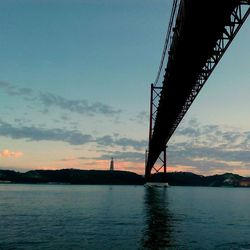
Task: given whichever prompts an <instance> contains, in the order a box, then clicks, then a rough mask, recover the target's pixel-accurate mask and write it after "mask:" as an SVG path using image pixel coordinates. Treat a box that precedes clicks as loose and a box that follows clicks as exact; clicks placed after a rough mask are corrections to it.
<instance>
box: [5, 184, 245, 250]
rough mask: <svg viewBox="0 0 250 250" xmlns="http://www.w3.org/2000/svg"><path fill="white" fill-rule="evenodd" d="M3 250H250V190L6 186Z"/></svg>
mask: <svg viewBox="0 0 250 250" xmlns="http://www.w3.org/2000/svg"><path fill="white" fill-rule="evenodd" d="M0 249H1V250H2V249H3V250H5V249H6V250H9V249H23V250H31V249H32V250H33V249H35V250H40V249H46V250H52V249H60V250H64V249H67V250H68V249H69V250H70V249H76V250H78V249H84V250H85V249H86V250H88V249H90V250H91V249H96V250H101V249H108V250H112V249H116V250H119V249H129V250H130V249H131V250H133V249H146V250H157V249H185V250H186V249H250V189H246V188H245V189H244V188H206V187H171V188H169V189H157V188H146V187H143V186H85V185H82V186H81V185H79V186H73V185H18V184H16V185H15V184H13V185H12V184H9V185H8V184H0Z"/></svg>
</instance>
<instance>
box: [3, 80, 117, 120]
mask: <svg viewBox="0 0 250 250" xmlns="http://www.w3.org/2000/svg"><path fill="white" fill-rule="evenodd" d="M0 88H2V89H3V90H4V91H5V93H6V94H7V95H9V96H19V97H22V98H23V99H24V100H25V101H28V102H32V103H35V104H37V105H38V104H39V108H41V105H42V106H43V107H42V111H41V112H42V113H48V112H49V109H50V108H53V107H54V108H60V109H62V110H65V111H70V112H73V113H78V114H81V115H82V114H85V115H89V116H93V115H96V114H102V115H108V116H114V115H118V114H120V113H121V112H122V111H121V110H120V109H115V108H113V107H111V106H109V105H106V104H104V103H101V102H94V103H92V104H90V103H89V102H88V101H87V100H72V99H68V98H65V97H62V96H59V95H55V94H52V93H44V92H39V93H37V92H35V91H34V90H32V89H30V88H20V87H18V86H16V85H14V84H11V83H9V82H7V81H0Z"/></svg>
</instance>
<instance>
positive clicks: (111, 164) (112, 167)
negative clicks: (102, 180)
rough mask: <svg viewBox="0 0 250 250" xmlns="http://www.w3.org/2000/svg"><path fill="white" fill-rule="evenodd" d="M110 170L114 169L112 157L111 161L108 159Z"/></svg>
mask: <svg viewBox="0 0 250 250" xmlns="http://www.w3.org/2000/svg"><path fill="white" fill-rule="evenodd" d="M109 170H110V171H114V159H113V157H112V158H111V161H110V169H109Z"/></svg>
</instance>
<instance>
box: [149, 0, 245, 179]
mask: <svg viewBox="0 0 250 250" xmlns="http://www.w3.org/2000/svg"><path fill="white" fill-rule="evenodd" d="M208 1H209V0H208ZM190 2H193V3H195V1H192V0H182V1H181V3H180V7H179V11H178V16H177V18H176V26H175V27H174V28H173V35H172V44H171V46H170V50H169V56H168V61H167V65H166V69H165V75H164V79H163V85H162V90H161V92H160V99H159V102H158V106H157V108H156V107H155V106H156V105H155V104H154V108H155V111H154V121H153V123H154V126H153V127H151V132H150V133H151V134H150V137H149V150H148V157H147V162H146V163H147V164H146V171H145V172H146V178H149V176H150V172H151V169H152V168H153V167H154V164H155V162H156V160H157V158H158V157H159V155H160V154H161V152H162V151H163V150H164V148H165V147H166V145H167V143H168V141H169V139H170V138H171V136H172V134H173V133H174V131H175V130H176V128H177V127H178V125H179V123H180V122H181V120H182V119H183V117H184V115H185V114H186V112H187V111H188V109H189V108H190V106H191V104H192V103H193V101H194V99H195V98H196V96H197V95H198V93H199V92H200V90H201V89H202V87H203V86H204V84H205V82H206V81H207V79H208V78H209V76H210V75H211V73H212V72H213V70H214V68H215V67H216V65H217V64H218V62H219V61H220V59H221V58H222V56H223V55H224V53H225V51H226V50H227V48H228V47H229V45H230V44H231V42H232V41H233V39H234V37H235V36H236V34H237V33H238V31H239V30H240V28H241V26H242V24H243V23H244V21H245V20H246V18H247V17H248V15H249V13H250V7H249V5H250V0H231V1H229V0H228V2H225V4H228V6H227V8H228V11H230V13H229V14H230V15H229V16H227V17H226V19H225V20H226V22H225V20H223V21H224V24H223V27H222V29H220V33H219V34H216V40H215V43H213V46H212V50H210V51H209V53H207V54H206V51H205V52H204V58H205V60H204V58H202V59H201V62H202V63H201V64H200V65H199V67H198V70H197V68H196V70H197V73H196V74H194V76H191V77H190V79H191V80H192V82H191V81H190V82H191V83H190V86H191V87H190V89H188V90H186V95H185V96H184V97H185V101H184V100H183V99H182V100H181V101H182V103H183V104H182V105H181V106H180V107H179V108H178V110H177V111H178V112H177V115H176V116H175V114H172V113H171V111H168V113H169V115H170V116H169V117H167V116H166V112H165V110H166V108H167V107H168V108H169V106H167V105H168V104H169V105H170V106H171V101H172V100H173V98H178V96H168V93H169V92H171V89H173V86H174V85H173V84H175V82H174V80H175V78H174V77H172V78H171V76H172V75H174V74H176V72H177V71H178V68H177V69H174V66H173V65H174V62H175V57H178V56H180V55H178V51H177V49H176V47H178V38H179V37H180V35H181V34H180V33H181V32H180V30H181V29H180V27H181V28H183V26H184V28H185V22H182V21H183V20H184V21H185V20H186V19H185V18H186V16H188V11H187V10H185V9H184V7H183V6H185V4H187V3H190ZM222 2H223V1H222ZM222 7H223V6H222ZM181 8H183V9H184V10H181ZM214 8H216V6H214ZM197 21H199V20H197ZM182 33H185V30H184V32H182ZM175 50H176V51H177V52H175V53H174V52H173V51H175ZM201 52H202V51H201ZM176 55H177V56H176ZM174 70H175V71H176V72H174V73H173V71H174ZM194 71H195V70H194ZM179 74H182V72H179ZM158 75H159V73H158ZM175 77H176V76H175ZM171 84H172V86H171ZM169 90H170V91H169ZM181 91H182V90H181V89H180V92H181ZM157 98H159V93H158V94H157ZM182 98H183V97H182ZM168 99H170V101H169V103H168ZM172 108H173V109H174V108H176V107H172ZM168 118H171V119H169V120H170V122H168V123H167V122H166V119H168ZM163 125H165V126H163ZM161 134H162V136H161Z"/></svg>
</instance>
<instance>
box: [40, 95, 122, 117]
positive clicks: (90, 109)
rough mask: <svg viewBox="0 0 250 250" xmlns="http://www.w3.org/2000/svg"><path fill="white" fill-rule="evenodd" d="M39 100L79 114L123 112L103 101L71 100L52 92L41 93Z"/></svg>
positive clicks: (47, 104)
mask: <svg viewBox="0 0 250 250" xmlns="http://www.w3.org/2000/svg"><path fill="white" fill-rule="evenodd" d="M38 100H39V101H40V102H41V103H42V104H43V105H44V106H45V107H47V108H51V107H58V108H61V109H63V110H68V111H70V112H74V113H78V114H87V115H94V114H103V115H116V114H119V113H121V110H118V109H114V108H112V107H111V106H108V105H106V104H103V103H101V102H95V103H93V104H89V103H88V102H87V101H86V100H70V99H67V98H64V97H62V96H58V95H54V94H51V93H40V94H39V96H38Z"/></svg>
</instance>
